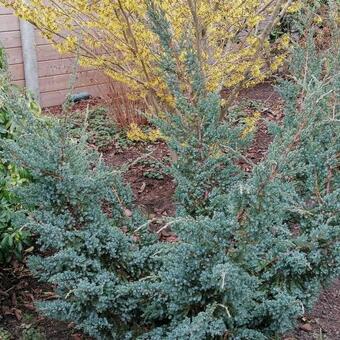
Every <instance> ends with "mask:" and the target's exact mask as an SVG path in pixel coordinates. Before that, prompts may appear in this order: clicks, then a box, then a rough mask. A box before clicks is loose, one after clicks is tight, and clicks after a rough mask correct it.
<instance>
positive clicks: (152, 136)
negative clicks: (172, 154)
mask: <svg viewBox="0 0 340 340" xmlns="http://www.w3.org/2000/svg"><path fill="white" fill-rule="evenodd" d="M126 137H127V138H128V139H129V140H131V141H133V142H152V143H154V142H156V141H157V140H160V139H163V137H162V135H161V133H160V131H159V130H158V129H150V130H149V131H146V132H144V131H143V130H142V129H141V128H140V127H139V126H138V125H137V124H136V123H132V124H130V127H129V130H128V131H127V132H126Z"/></svg>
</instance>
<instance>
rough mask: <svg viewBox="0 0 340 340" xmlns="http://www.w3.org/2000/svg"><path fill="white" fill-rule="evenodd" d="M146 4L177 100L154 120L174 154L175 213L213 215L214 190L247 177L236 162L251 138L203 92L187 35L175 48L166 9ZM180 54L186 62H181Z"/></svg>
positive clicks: (213, 97)
mask: <svg viewBox="0 0 340 340" xmlns="http://www.w3.org/2000/svg"><path fill="white" fill-rule="evenodd" d="M148 8H149V10H148V15H149V18H150V23H151V27H152V30H153V31H154V33H155V34H157V35H158V36H159V39H160V42H161V45H162V48H163V51H162V52H163V53H162V56H161V61H160V67H161V69H162V71H163V76H164V78H165V80H166V83H167V85H168V88H169V90H170V92H171V94H172V95H173V97H174V98H175V106H176V107H175V110H174V112H164V113H162V114H161V115H160V117H158V118H157V117H154V118H153V119H152V121H153V123H154V124H155V125H156V126H157V127H158V128H159V129H160V130H161V132H162V134H163V135H164V136H166V137H167V143H168V145H169V147H170V148H171V149H172V151H173V152H174V154H175V155H176V158H177V159H176V162H175V163H174V164H173V167H172V174H173V176H174V177H175V179H176V182H177V188H176V196H177V204H178V213H179V214H183V215H187V214H189V215H191V216H196V215H203V214H204V215H211V214H213V212H214V211H215V209H216V207H215V205H214V204H212V202H213V201H214V198H215V196H216V194H217V193H219V194H220V193H221V191H223V192H228V190H229V187H230V185H232V183H234V182H235V181H237V180H240V179H241V178H243V177H244V176H245V174H244V173H242V172H241V171H240V169H239V167H237V166H236V164H235V163H236V161H237V160H238V159H239V157H240V154H242V153H244V152H245V150H246V148H247V145H248V144H249V138H248V139H241V138H239V136H240V134H241V131H242V126H241V125H240V124H235V122H234V121H233V119H232V117H231V116H230V117H229V119H228V120H227V121H222V120H221V98H220V94H219V93H213V92H208V91H207V90H206V84H205V79H204V76H203V73H202V72H201V67H200V62H199V60H198V58H197V56H196V53H195V50H194V48H193V47H192V46H190V44H188V43H187V39H185V36H184V37H183V39H182V43H181V46H178V47H174V46H175V44H173V43H172V33H171V27H170V26H169V25H170V24H169V23H168V21H167V20H166V19H165V17H164V13H163V12H162V11H161V10H160V9H158V8H157V7H155V6H154V5H153V2H152V1H149V5H148ZM180 55H181V56H184V62H183V63H181V64H180V65H179V63H178V59H179V56H180ZM183 89H184V90H183ZM227 144H228V147H227V148H228V152H225V148H226V145H227Z"/></svg>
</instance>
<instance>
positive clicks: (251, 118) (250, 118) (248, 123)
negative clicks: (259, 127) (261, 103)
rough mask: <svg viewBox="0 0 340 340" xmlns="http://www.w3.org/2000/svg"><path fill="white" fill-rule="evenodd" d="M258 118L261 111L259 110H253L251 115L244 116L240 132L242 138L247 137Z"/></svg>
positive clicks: (253, 128)
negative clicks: (242, 127)
mask: <svg viewBox="0 0 340 340" xmlns="http://www.w3.org/2000/svg"><path fill="white" fill-rule="evenodd" d="M260 118H261V112H259V111H256V112H254V113H253V115H252V116H248V117H246V118H244V124H245V128H244V129H243V131H242V133H241V137H242V138H245V137H247V136H248V135H249V134H250V133H252V132H253V131H254V130H255V128H256V124H257V122H258V121H259V120H260Z"/></svg>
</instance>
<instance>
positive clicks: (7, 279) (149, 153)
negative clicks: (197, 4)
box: [0, 84, 340, 340]
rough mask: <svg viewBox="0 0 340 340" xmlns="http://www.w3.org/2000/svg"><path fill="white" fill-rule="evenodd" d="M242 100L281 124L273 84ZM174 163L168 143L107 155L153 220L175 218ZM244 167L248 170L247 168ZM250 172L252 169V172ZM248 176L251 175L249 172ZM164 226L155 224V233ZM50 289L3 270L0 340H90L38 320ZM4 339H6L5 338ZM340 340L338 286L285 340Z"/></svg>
mask: <svg viewBox="0 0 340 340" xmlns="http://www.w3.org/2000/svg"><path fill="white" fill-rule="evenodd" d="M241 96H242V99H248V100H250V101H256V103H257V104H260V106H261V113H262V115H263V116H265V117H266V118H269V119H272V120H280V119H282V116H283V113H282V106H281V102H280V100H279V99H278V96H277V94H276V93H275V92H274V91H273V88H272V86H271V85H270V84H262V85H260V86H257V87H256V88H254V89H251V90H248V91H247V92H243V93H242V94H241ZM87 104H89V105H90V106H96V105H101V101H100V100H91V101H90V102H88V103H86V102H83V103H80V104H77V105H76V106H75V108H76V109H83V108H85V107H86V106H87ZM51 112H52V113H54V114H58V113H60V108H53V109H52V110H51ZM259 124H260V125H259V127H258V131H257V134H256V137H255V141H254V143H253V145H252V147H251V148H250V149H249V150H248V154H247V157H248V158H249V159H251V160H252V162H254V163H257V162H259V161H260V160H261V159H263V158H264V157H265V154H266V150H267V148H268V145H269V143H270V141H271V137H270V136H269V135H268V133H267V130H266V127H265V126H264V125H262V124H261V123H259ZM169 157H170V154H169V151H168V149H167V147H166V145H165V143H164V142H157V143H154V144H146V143H137V144H134V145H132V146H129V147H126V148H125V149H124V150H122V149H117V147H116V145H115V144H112V145H111V146H110V147H108V148H107V150H106V151H105V152H104V159H105V162H106V163H107V164H108V165H112V166H115V167H116V166H122V165H126V164H130V166H129V168H128V170H127V171H126V173H125V180H126V181H127V182H128V183H129V184H130V185H131V187H132V190H133V192H134V196H135V200H136V203H137V205H138V206H139V207H140V208H141V210H142V211H143V212H144V213H145V214H146V215H147V216H148V217H149V218H151V219H153V218H157V217H162V216H171V215H174V213H175V206H174V203H173V200H172V196H173V194H174V191H175V183H174V181H173V179H172V178H171V177H170V176H169V175H167V174H166V173H164V171H163V170H162V164H164V163H166V162H167V161H168V159H169ZM240 164H241V165H242V166H244V167H246V166H248V165H247V164H242V161H240ZM248 167H249V166H248ZM246 170H248V171H251V168H247V169H246ZM161 227H162V226H161V225H157V224H153V225H152V228H153V229H154V230H155V231H156V232H157V231H158V230H159V229H161ZM159 235H160V239H161V240H162V241H172V240H174V239H175V238H176V236H175V235H174V234H173V233H171V231H170V230H162V231H161V232H160V233H159ZM53 298H54V293H53V292H52V289H51V287H49V286H47V285H42V284H40V283H39V282H37V281H36V280H35V279H34V278H33V277H32V276H31V274H30V272H29V271H28V269H27V267H26V265H25V263H24V264H21V263H18V262H14V263H13V266H12V267H8V268H1V269H0V304H1V310H0V311H1V317H0V339H7V338H6V337H5V335H3V334H2V333H1V330H7V331H8V332H9V334H11V337H9V338H8V339H11V338H13V339H21V338H23V339H26V340H28V339H45V338H46V339H47V338H48V339H51V340H52V339H61V340H63V339H65V340H66V339H74V340H80V339H86V337H84V336H83V335H81V334H80V333H78V332H77V331H76V330H75V329H74V325H73V324H64V323H62V322H55V321H51V320H48V319H46V318H44V317H42V316H40V315H39V314H38V313H37V312H36V311H35V307H34V303H35V301H37V300H39V299H53ZM4 334H5V333H4ZM339 338H340V281H339V280H337V281H336V282H335V283H334V284H333V286H332V287H330V288H329V289H327V290H325V291H324V292H323V293H322V294H321V296H320V298H319V300H318V302H317V303H316V304H315V307H314V309H313V311H312V312H311V313H307V314H306V315H305V317H304V318H303V319H302V320H301V321H300V324H299V326H298V327H297V328H296V330H295V331H294V332H292V333H291V334H289V335H287V336H286V337H284V339H286V340H288V339H301V340H309V339H330V340H333V339H334V340H335V339H339Z"/></svg>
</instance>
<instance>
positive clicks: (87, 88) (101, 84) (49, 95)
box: [0, 7, 110, 107]
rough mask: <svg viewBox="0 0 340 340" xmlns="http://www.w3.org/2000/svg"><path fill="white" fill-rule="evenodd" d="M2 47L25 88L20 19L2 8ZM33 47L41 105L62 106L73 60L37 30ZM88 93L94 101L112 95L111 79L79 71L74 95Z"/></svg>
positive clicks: (95, 73) (14, 72)
mask: <svg viewBox="0 0 340 340" xmlns="http://www.w3.org/2000/svg"><path fill="white" fill-rule="evenodd" d="M0 44H2V45H3V46H4V48H5V51H6V54H7V57H8V64H9V70H10V73H11V76H12V80H13V82H14V83H15V84H18V85H21V86H25V85H26V82H25V63H24V58H23V48H22V45H23V44H22V32H21V30H20V22H19V19H18V18H17V17H16V16H14V15H13V13H12V11H11V10H9V9H6V8H3V7H0ZM34 45H35V50H36V54H37V58H36V62H37V77H38V85H39V92H40V94H39V97H40V103H41V106H43V107H49V106H53V105H59V104H62V103H63V102H64V100H65V98H66V96H67V94H68V92H69V83H70V77H71V74H72V69H73V66H74V62H75V61H74V57H72V56H69V55H68V56H67V55H66V56H65V55H60V54H59V53H58V52H57V51H56V50H55V49H53V47H52V46H51V44H50V43H49V42H48V41H46V40H45V39H44V38H42V37H41V36H40V33H39V32H38V31H37V30H35V36H34ZM77 92H87V93H89V94H90V95H92V96H94V97H100V96H107V95H108V94H109V92H110V86H109V81H108V78H107V77H106V76H105V75H104V74H102V73H101V72H99V71H96V70H93V69H80V70H79V72H78V74H77V80H76V83H75V89H74V93H77Z"/></svg>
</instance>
